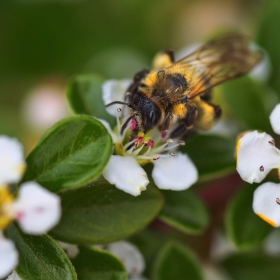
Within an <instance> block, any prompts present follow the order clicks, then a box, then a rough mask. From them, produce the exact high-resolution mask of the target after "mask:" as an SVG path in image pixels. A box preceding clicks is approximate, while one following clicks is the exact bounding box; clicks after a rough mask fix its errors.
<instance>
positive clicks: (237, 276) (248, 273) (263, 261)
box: [221, 254, 280, 280]
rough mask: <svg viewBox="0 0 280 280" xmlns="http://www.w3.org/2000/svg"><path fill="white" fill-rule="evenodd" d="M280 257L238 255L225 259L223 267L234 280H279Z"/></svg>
mask: <svg viewBox="0 0 280 280" xmlns="http://www.w3.org/2000/svg"><path fill="white" fill-rule="evenodd" d="M279 263H280V257H279V256H277V257H276V256H274V257H273V256H266V255H262V254H240V255H239V254H238V255H233V256H230V257H228V258H227V259H225V260H224V261H223V262H222V263H221V265H222V267H223V268H224V269H225V270H226V272H227V273H228V274H229V276H230V277H231V279H232V280H247V279H248V280H249V279H253V280H268V279H275V280H276V279H278V278H279V275H280V265H279Z"/></svg>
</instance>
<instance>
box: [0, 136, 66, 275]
mask: <svg viewBox="0 0 280 280" xmlns="http://www.w3.org/2000/svg"><path fill="white" fill-rule="evenodd" d="M24 167H25V163H24V160H23V148H22V146H21V144H20V143H18V142H17V140H15V139H11V138H8V137H6V136H0V213H1V215H0V230H4V229H5V228H6V227H7V226H8V224H9V223H10V222H11V221H12V220H13V219H14V220H16V221H17V222H18V223H19V226H20V227H21V229H22V230H23V231H24V232H26V233H31V234H42V233H44V232H46V231H48V230H49V229H51V228H52V227H53V226H54V225H55V224H57V222H58V221H59V219H60V215H61V214H60V213H61V210H60V198H59V196H57V195H56V194H53V193H51V192H49V191H48V190H46V189H44V188H43V187H41V186H40V185H39V184H38V183H36V182H26V183H24V184H22V185H21V186H20V187H19V192H18V197H17V198H14V197H13V196H12V194H11V193H10V191H9V187H8V184H9V183H16V182H18V181H19V180H20V177H21V175H22V173H23V170H24ZM17 262H18V253H17V250H16V248H15V246H14V244H13V242H12V241H10V240H7V239H5V238H4V236H3V235H2V233H1V232H0V278H2V277H4V276H7V274H8V273H10V272H11V271H12V269H13V268H14V267H15V266H16V265H17ZM12 277H16V276H15V274H14V275H13V274H12V275H10V276H9V278H8V279H20V278H12Z"/></svg>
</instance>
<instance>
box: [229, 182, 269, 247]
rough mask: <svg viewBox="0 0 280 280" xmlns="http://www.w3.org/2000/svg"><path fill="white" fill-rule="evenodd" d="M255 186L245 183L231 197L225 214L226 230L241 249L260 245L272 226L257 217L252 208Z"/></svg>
mask: <svg viewBox="0 0 280 280" xmlns="http://www.w3.org/2000/svg"><path fill="white" fill-rule="evenodd" d="M254 190H255V188H254V187H253V186H252V185H250V184H245V185H244V187H243V188H242V190H241V191H240V192H239V193H238V194H237V195H236V196H235V197H234V198H233V199H232V201H231V203H230V205H229V207H228V209H227V213H226V216H225V219H226V220H225V224H226V231H227V235H228V237H229V238H230V239H231V241H232V242H233V243H234V244H235V245H236V246H237V247H238V248H239V249H241V250H250V249H254V248H256V247H258V246H260V244H261V242H262V241H263V239H264V238H265V237H266V236H267V235H268V233H269V232H270V231H271V230H272V227H271V226H270V225H269V224H267V223H266V222H264V221H263V220H262V219H261V218H259V217H258V216H257V215H256V214H255V213H254V212H253V208H252V203H253V193H254Z"/></svg>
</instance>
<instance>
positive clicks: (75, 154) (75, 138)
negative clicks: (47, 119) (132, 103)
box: [23, 116, 112, 191]
mask: <svg viewBox="0 0 280 280" xmlns="http://www.w3.org/2000/svg"><path fill="white" fill-rule="evenodd" d="M111 153H112V139H111V136H110V135H109V134H108V131H107V129H106V128H105V127H104V126H103V125H102V124H101V123H100V122H99V121H98V120H96V119H95V118H93V117H90V116H75V117H70V118H67V119H64V120H62V121H60V122H59V123H57V124H55V125H54V126H53V127H52V128H50V129H49V130H48V131H47V132H46V134H45V135H44V136H43V137H42V138H41V140H40V141H39V143H38V144H37V146H36V147H35V148H34V149H33V151H32V152H31V153H30V154H29V156H28V157H27V160H26V162H27V170H26V173H25V176H24V178H23V181H30V180H34V181H37V182H38V183H40V184H42V185H43V186H44V187H46V188H47V189H49V190H51V191H59V190H62V189H68V188H75V187H79V186H82V185H85V184H86V183H89V182H91V181H92V180H94V179H95V178H97V177H99V176H100V175H101V173H102V171H103V169H104V167H105V166H106V164H107V162H108V160H109V158H110V156H111Z"/></svg>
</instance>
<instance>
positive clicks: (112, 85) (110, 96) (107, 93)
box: [102, 79, 132, 117]
mask: <svg viewBox="0 0 280 280" xmlns="http://www.w3.org/2000/svg"><path fill="white" fill-rule="evenodd" d="M131 82H132V80H129V79H126V80H108V81H106V82H105V83H104V84H103V85H102V91H103V93H102V97H103V101H104V104H105V105H107V104H109V103H111V102H113V101H124V98H125V93H126V91H127V89H128V87H129V85H130V84H131ZM118 108H123V105H120V104H116V105H112V106H109V107H106V110H107V112H108V113H109V114H111V115H112V116H114V117H118V112H117V109H118Z"/></svg>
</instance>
